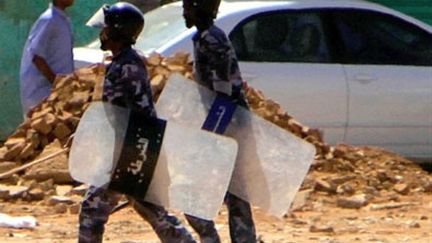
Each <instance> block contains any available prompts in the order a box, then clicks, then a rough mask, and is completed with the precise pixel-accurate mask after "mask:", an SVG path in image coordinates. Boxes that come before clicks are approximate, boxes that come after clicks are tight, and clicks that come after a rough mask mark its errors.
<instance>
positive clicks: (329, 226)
mask: <svg viewBox="0 0 432 243" xmlns="http://www.w3.org/2000/svg"><path fill="white" fill-rule="evenodd" d="M314 197H317V198H314V199H313V200H310V202H311V203H310V204H309V205H308V206H307V207H305V208H303V209H302V210H295V211H292V212H291V213H290V214H289V215H287V216H286V217H284V218H282V219H278V218H275V217H272V216H268V215H265V214H263V213H262V212H260V211H259V210H258V209H254V219H255V223H256V227H257V234H258V236H259V239H260V240H261V242H281V243H283V242H286V243H288V242H293V243H294V242H296V243H306V242H320V243H324V242H327V243H330V242H332V243H337V242H341V243H342V242H395V243H396V242H409V243H412V242H418V243H428V242H432V195H431V194H420V195H410V196H404V197H400V198H399V202H382V203H381V204H371V205H368V206H366V207H363V208H360V209H344V208H340V207H336V206H335V205H334V200H333V198H331V197H320V196H319V195H315V196H314ZM0 207H1V211H2V212H3V213H7V214H9V215H15V216H25V215H32V216H35V217H36V218H37V220H38V226H37V227H36V228H35V229H32V230H29V229H11V228H0V242H14V243H17V242H41V243H42V242H47V243H56V242H58V243H60V242H61V243H63V242H65V243H66V242H76V236H77V220H78V215H77V214H70V213H66V214H56V213H53V210H52V207H49V206H43V205H38V204H29V203H28V202H14V203H2V204H1V206H0ZM176 214H177V213H176ZM177 215H179V214H177ZM226 216H227V215H226V210H225V209H223V210H222V211H221V213H220V215H219V216H218V217H217V219H216V224H217V228H218V230H219V232H220V235H221V237H222V239H223V242H230V241H229V236H228V234H229V233H228V225H227V221H226V218H227V217H226ZM179 217H181V215H179ZM104 242H113V243H114V242H123V243H126V242H128V243H132V242H134V243H144V242H148V243H150V242H159V240H158V238H157V237H156V235H155V234H154V233H153V232H152V230H151V228H150V227H149V225H148V224H147V223H145V222H144V221H142V220H141V218H139V216H138V215H137V214H135V212H134V211H133V209H132V208H131V207H126V208H124V209H122V210H120V211H118V212H116V213H115V214H113V215H112V216H111V217H110V220H109V223H108V225H107V228H106V234H105V240H104Z"/></svg>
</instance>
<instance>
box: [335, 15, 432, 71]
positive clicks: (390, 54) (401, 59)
mask: <svg viewBox="0 0 432 243" xmlns="http://www.w3.org/2000/svg"><path fill="white" fill-rule="evenodd" d="M334 22H335V26H336V28H337V30H338V32H339V35H340V36H341V39H342V45H343V47H344V53H343V54H342V56H343V58H342V59H343V61H344V62H346V63H352V64H393V65H427V66H430V65H431V64H432V34H430V33H428V32H426V31H425V30H422V29H421V28H419V27H417V26H415V25H413V24H410V23H408V22H406V21H403V20H402V19H398V18H396V17H393V16H390V15H385V14H381V13H376V12H371V11H358V10H356V11H352V10H347V11H339V12H337V13H336V14H335V15H334Z"/></svg>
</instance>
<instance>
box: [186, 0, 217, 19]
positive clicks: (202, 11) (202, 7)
mask: <svg viewBox="0 0 432 243" xmlns="http://www.w3.org/2000/svg"><path fill="white" fill-rule="evenodd" d="M220 2H221V0H183V6H184V7H185V8H194V9H195V10H196V11H197V14H198V16H200V17H207V18H209V19H215V18H216V16H217V12H218V9H219V5H220Z"/></svg>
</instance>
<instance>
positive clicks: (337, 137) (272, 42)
mask: <svg viewBox="0 0 432 243" xmlns="http://www.w3.org/2000/svg"><path fill="white" fill-rule="evenodd" d="M230 39H231V41H232V43H233V46H234V48H235V50H236V53H237V57H238V59H239V63H240V70H241V72H242V75H243V79H244V80H245V81H246V82H248V84H249V85H251V86H252V87H254V88H256V89H258V90H261V91H262V92H263V94H264V95H265V96H266V97H267V98H269V99H272V100H274V101H276V102H278V103H279V104H281V105H282V107H283V108H284V109H285V111H287V112H288V114H290V115H291V116H293V117H294V118H295V119H297V120H298V121H300V122H301V123H303V124H305V125H308V126H310V127H314V128H319V129H321V130H322V131H323V133H324V139H325V141H326V142H329V143H337V142H341V141H343V138H344V135H345V129H346V125H347V83H346V80H345V76H344V73H343V68H342V66H341V65H340V64H337V63H332V60H331V55H330V53H329V49H328V45H327V36H326V34H325V32H324V25H323V23H322V21H321V18H320V15H319V14H318V13H317V12H313V11H277V12H267V13H262V14H258V15H254V16H251V17H249V18H247V19H245V20H243V21H242V22H241V23H240V24H238V25H237V26H236V27H235V28H234V29H233V31H232V32H231V33H230Z"/></svg>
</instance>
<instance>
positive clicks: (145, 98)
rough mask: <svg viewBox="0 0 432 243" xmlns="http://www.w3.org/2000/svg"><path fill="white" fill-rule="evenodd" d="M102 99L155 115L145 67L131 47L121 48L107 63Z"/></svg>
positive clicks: (151, 115) (150, 115)
mask: <svg viewBox="0 0 432 243" xmlns="http://www.w3.org/2000/svg"><path fill="white" fill-rule="evenodd" d="M102 99H103V101H105V102H109V103H111V104H114V105H118V106H122V107H126V108H129V109H132V110H135V111H140V112H144V114H146V115H148V116H149V117H156V110H155V108H154V104H153V97H152V92H151V86H150V82H149V80H148V74H147V69H146V67H145V64H144V62H143V60H142V59H141V57H140V56H139V55H138V53H137V52H136V51H135V50H133V49H132V48H130V47H128V48H126V49H124V50H122V51H121V52H120V53H119V54H118V55H117V56H115V57H114V58H113V61H112V63H111V64H109V65H108V67H107V72H106V75H105V82H104V91H103V98H102Z"/></svg>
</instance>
